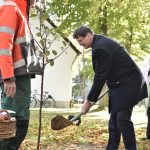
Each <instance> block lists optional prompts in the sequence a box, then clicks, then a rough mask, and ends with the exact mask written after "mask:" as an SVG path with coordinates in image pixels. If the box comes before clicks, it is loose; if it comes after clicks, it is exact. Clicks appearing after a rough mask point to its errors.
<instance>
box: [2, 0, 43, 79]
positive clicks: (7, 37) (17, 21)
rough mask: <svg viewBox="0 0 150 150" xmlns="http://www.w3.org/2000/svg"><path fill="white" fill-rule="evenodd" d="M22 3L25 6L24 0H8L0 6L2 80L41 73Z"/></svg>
mask: <svg viewBox="0 0 150 150" xmlns="http://www.w3.org/2000/svg"><path fill="white" fill-rule="evenodd" d="M23 3H25V4H24V7H27V6H26V5H27V4H26V3H27V2H26V1H24V0H20V1H18V3H17V1H16V0H9V1H6V2H5V3H4V4H3V5H1V6H0V74H1V76H2V79H3V80H4V81H5V80H14V79H15V76H20V75H25V74H41V67H40V65H39V63H38V61H37V58H36V56H35V47H34V45H33V39H32V35H31V32H30V29H29V25H28V20H27V14H26V12H24V11H25V10H26V9H23V10H21V8H22V6H23ZM19 4H21V7H19ZM6 68H7V69H6ZM0 82H2V81H0Z"/></svg>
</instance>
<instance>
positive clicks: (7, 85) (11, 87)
mask: <svg viewBox="0 0 150 150" xmlns="http://www.w3.org/2000/svg"><path fill="white" fill-rule="evenodd" d="M4 93H6V96H8V97H11V98H12V97H14V96H15V94H16V83H15V82H14V81H13V82H12V81H11V82H4Z"/></svg>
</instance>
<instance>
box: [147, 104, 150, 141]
mask: <svg viewBox="0 0 150 150" xmlns="http://www.w3.org/2000/svg"><path fill="white" fill-rule="evenodd" d="M146 137H147V139H150V107H148V108H147V130H146Z"/></svg>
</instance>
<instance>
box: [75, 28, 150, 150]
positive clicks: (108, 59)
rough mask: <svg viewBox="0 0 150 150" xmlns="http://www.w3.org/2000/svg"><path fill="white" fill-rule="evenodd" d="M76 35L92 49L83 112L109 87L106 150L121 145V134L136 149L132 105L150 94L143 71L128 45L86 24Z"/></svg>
mask: <svg viewBox="0 0 150 150" xmlns="http://www.w3.org/2000/svg"><path fill="white" fill-rule="evenodd" d="M73 37H74V38H75V39H76V40H77V41H78V43H79V44H80V45H81V46H83V47H84V48H86V49H87V48H92V63H93V70H94V73H95V75H94V80H93V85H92V88H91V90H90V92H89V95H88V97H87V100H85V101H84V103H83V106H82V110H81V114H86V113H87V112H88V111H89V110H90V108H91V106H92V105H93V104H94V103H95V102H97V100H98V97H99V95H100V93H101V90H102V88H103V86H104V84H105V82H106V83H107V85H108V87H109V113H110V114H111V115H110V119H109V140H108V145H107V150H116V149H118V147H119V143H120V137H121V134H122V137H123V142H124V145H125V149H126V150H136V149H137V147H136V139H135V132H134V126H133V123H132V121H131V115H132V110H133V106H134V105H136V104H137V103H138V102H139V101H140V100H142V99H144V98H146V97H147V87H146V83H145V81H144V78H143V76H142V73H141V71H140V69H139V68H138V66H137V65H136V64H135V62H134V61H133V60H132V58H131V57H130V56H129V54H128V53H127V51H126V50H125V48H124V47H123V46H122V45H120V44H119V43H117V42H116V41H114V40H112V39H111V38H108V37H106V36H103V35H96V34H94V33H93V32H92V30H91V29H90V28H89V27H87V26H81V27H79V28H77V29H76V30H75V31H74V34H73Z"/></svg>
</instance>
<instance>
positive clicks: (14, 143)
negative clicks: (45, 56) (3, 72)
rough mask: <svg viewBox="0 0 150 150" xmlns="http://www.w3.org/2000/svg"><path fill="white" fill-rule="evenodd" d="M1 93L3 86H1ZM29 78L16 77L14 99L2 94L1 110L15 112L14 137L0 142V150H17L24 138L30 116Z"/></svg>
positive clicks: (27, 76)
mask: <svg viewBox="0 0 150 150" xmlns="http://www.w3.org/2000/svg"><path fill="white" fill-rule="evenodd" d="M1 87H2V91H3V85H1ZM30 94H31V84H30V76H29V75H24V76H18V77H16V95H15V97H14V98H10V97H7V96H6V95H5V93H4V92H2V109H8V110H13V111H15V112H16V114H15V115H14V117H16V136H15V137H13V138H10V139H4V140H0V150H18V149H19V147H20V145H21V143H22V141H23V140H24V138H25V137H26V134H27V131H28V124H29V115H30V110H29V106H30Z"/></svg>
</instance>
